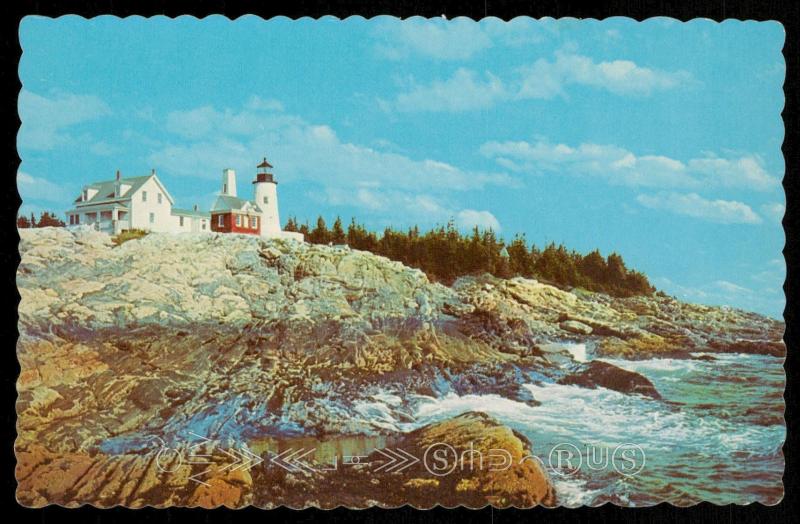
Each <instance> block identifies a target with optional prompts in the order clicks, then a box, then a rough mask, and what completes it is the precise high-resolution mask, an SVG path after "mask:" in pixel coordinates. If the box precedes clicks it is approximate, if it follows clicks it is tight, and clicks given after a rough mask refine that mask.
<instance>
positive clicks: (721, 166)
mask: <svg viewBox="0 0 800 524" xmlns="http://www.w3.org/2000/svg"><path fill="white" fill-rule="evenodd" d="M689 169H691V170H692V171H693V172H694V173H697V174H699V175H703V177H704V178H706V179H708V180H713V181H715V183H719V184H720V185H723V186H727V187H747V188H750V189H756V190H760V191H763V190H767V189H772V188H774V187H777V186H778V185H780V181H779V180H778V179H777V178H774V177H771V176H770V175H769V174H768V173H767V172H766V171H765V170H764V168H763V167H762V165H761V162H760V160H759V159H757V158H755V157H752V156H743V157H739V158H733V159H730V158H717V157H708V158H695V159H692V160H690V161H689Z"/></svg>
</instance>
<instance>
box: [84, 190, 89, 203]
mask: <svg viewBox="0 0 800 524" xmlns="http://www.w3.org/2000/svg"><path fill="white" fill-rule="evenodd" d="M87 200H89V190H88V189H84V190H83V201H84V202H86V201H87Z"/></svg>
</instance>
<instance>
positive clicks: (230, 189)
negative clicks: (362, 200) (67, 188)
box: [67, 158, 303, 242]
mask: <svg viewBox="0 0 800 524" xmlns="http://www.w3.org/2000/svg"><path fill="white" fill-rule="evenodd" d="M271 167H272V166H271V165H270V164H269V163H268V162H267V160H266V158H265V159H264V161H263V162H262V163H261V164H259V165H258V173H257V175H256V180H254V181H253V196H254V200H252V201H250V200H245V199H240V198H238V197H237V196H236V173H235V172H234V171H233V170H232V169H225V170H224V171H223V173H222V192H221V193H220V195H219V196H218V198H217V200H216V202H215V203H214V206H213V208H212V211H211V212H208V211H200V210H199V209H198V206H196V205H195V206H194V208H193V209H192V210H187V209H177V208H174V207H173V205H174V204H175V200H174V199H173V198H172V196H171V195H170V194H169V192H168V191H167V188H166V187H165V186H164V184H163V183H162V182H161V180H159V178H158V176H156V172H155V170H153V171H152V172H151V173H150V175H149V176H140V177H131V178H122V177H121V176H120V173H119V171H117V176H116V178H115V179H114V180H108V181H105V182H96V183H94V184H89V185H87V186H84V187H83V189H82V191H81V194H80V195H79V196H78V198H76V199H75V202H74V205H75V207H74V208H73V209H70V210H69V211H67V224H68V225H69V226H79V225H90V226H94V228H95V229H97V230H98V231H104V232H106V233H109V234H111V235H116V234H119V233H120V232H122V231H124V230H126V229H143V230H146V231H157V232H165V233H183V232H187V233H188V232H195V233H197V232H203V231H207V232H211V231H215V232H220V233H246V234H252V235H260V236H262V237H266V238H291V239H293V240H298V241H300V242H302V241H303V235H302V234H301V233H293V232H288V231H281V226H280V218H279V215H278V191H277V185H278V183H277V182H276V181H275V179H274V177H273V175H272V173H270V172H269V168H271Z"/></svg>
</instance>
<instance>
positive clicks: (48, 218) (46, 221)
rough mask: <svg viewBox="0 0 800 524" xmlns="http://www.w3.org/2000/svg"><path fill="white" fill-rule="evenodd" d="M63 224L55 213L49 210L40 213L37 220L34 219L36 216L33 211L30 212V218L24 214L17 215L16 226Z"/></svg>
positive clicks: (57, 225)
mask: <svg viewBox="0 0 800 524" xmlns="http://www.w3.org/2000/svg"><path fill="white" fill-rule="evenodd" d="M65 225H66V224H65V223H64V221H63V220H61V219H60V218H58V217H57V216H56V214H55V213H50V212H49V211H43V212H42V213H40V214H39V220H36V216H35V215H34V214H33V213H31V217H30V218H28V217H26V216H25V215H20V216H18V217H17V227H18V228H21V229H25V228H29V227H64V226H65Z"/></svg>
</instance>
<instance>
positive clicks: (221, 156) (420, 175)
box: [148, 104, 518, 223]
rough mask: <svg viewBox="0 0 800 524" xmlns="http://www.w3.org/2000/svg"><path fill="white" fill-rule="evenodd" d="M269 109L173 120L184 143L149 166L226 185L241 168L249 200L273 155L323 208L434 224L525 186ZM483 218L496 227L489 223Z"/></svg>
mask: <svg viewBox="0 0 800 524" xmlns="http://www.w3.org/2000/svg"><path fill="white" fill-rule="evenodd" d="M254 107H255V109H254ZM262 107H263V106H259V105H255V106H254V105H252V104H251V105H248V106H245V108H243V109H241V110H231V109H225V110H218V109H216V108H213V107H199V108H195V109H191V110H188V111H180V112H173V113H170V114H169V115H167V117H166V120H167V122H168V125H167V129H168V130H170V131H171V132H172V133H174V134H175V135H178V136H180V137H181V140H176V141H175V142H174V143H172V144H167V145H161V146H158V147H156V148H155V149H154V150H153V152H152V153H151V154H150V155H149V157H148V161H149V162H150V164H151V165H154V166H157V167H158V169H159V170H160V171H162V172H166V173H169V174H171V175H181V176H192V177H199V178H207V179H210V180H218V179H219V177H220V173H221V170H222V169H223V168H226V167H231V168H234V169H236V171H237V173H239V189H240V191H241V192H242V194H246V193H245V191H246V189H244V188H245V187H247V186H246V184H247V181H249V179H250V178H251V177H252V175H253V173H254V171H255V167H254V166H255V164H256V163H257V160H258V159H260V158H261V157H262V156H264V155H265V154H266V155H267V156H268V158H269V159H270V162H271V163H272V164H273V165H274V166H275V175H276V177H277V179H278V180H279V181H281V182H300V181H302V182H303V183H305V184H307V186H308V188H309V189H308V191H309V194H311V195H312V196H313V197H314V198H315V199H317V200H319V201H324V202H326V203H328V204H330V205H333V206H354V207H357V208H360V209H363V210H365V212H367V213H372V214H374V215H376V216H377V215H380V216H381V217H389V216H391V217H393V218H395V219H397V220H406V219H413V220H419V221H420V222H426V223H431V222H437V221H438V222H444V221H446V220H448V219H449V218H451V217H457V216H458V214H459V212H460V211H461V208H460V206H458V205H457V204H456V203H455V200H456V199H455V197H454V194H455V193H454V192H460V191H470V190H479V189H481V188H483V187H485V186H487V185H506V186H509V185H516V184H518V182H517V181H516V180H515V179H513V178H511V177H509V176H508V175H507V174H505V173H503V172H486V171H477V170H465V169H462V168H460V167H457V166H455V165H452V164H450V163H448V162H443V161H441V160H437V159H431V158H412V157H410V156H408V155H405V154H401V153H398V152H395V151H387V150H381V149H375V148H372V147H368V146H365V145H361V144H356V143H352V142H348V141H345V140H342V139H341V138H340V137H339V135H338V134H337V132H336V131H335V130H334V129H332V128H331V127H330V126H327V125H320V124H312V123H309V122H307V121H305V120H304V119H302V118H300V117H297V116H293V115H288V114H286V113H282V112H279V111H278V112H276V111H274V110H273V109H274V106H272V105H270V106H269V107H267V108H263V109H262ZM469 216H470V215H465V217H467V218H469ZM480 218H482V220H484V221H486V220H488V217H487V216H486V215H481V216H480Z"/></svg>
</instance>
